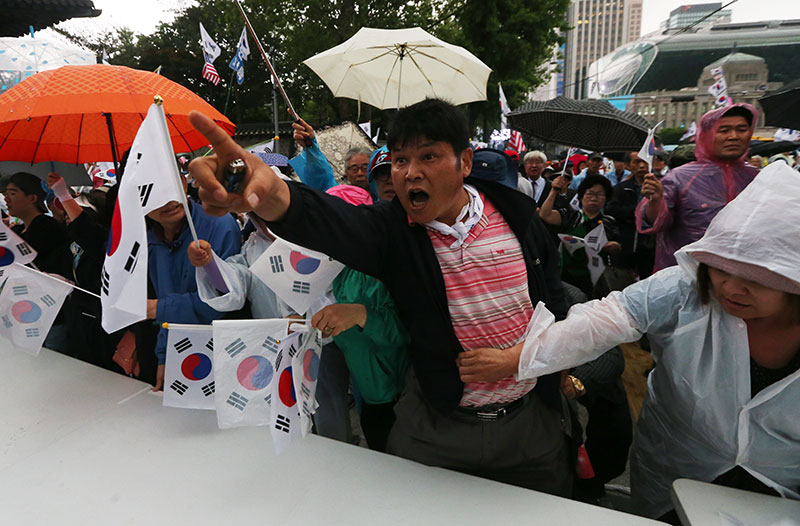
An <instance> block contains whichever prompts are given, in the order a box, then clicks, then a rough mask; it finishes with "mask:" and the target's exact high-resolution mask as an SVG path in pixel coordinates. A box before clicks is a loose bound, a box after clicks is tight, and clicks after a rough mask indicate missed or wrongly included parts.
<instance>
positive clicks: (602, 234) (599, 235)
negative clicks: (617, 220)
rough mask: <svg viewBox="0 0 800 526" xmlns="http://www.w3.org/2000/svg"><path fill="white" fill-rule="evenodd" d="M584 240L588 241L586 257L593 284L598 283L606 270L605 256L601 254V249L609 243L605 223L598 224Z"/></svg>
mask: <svg viewBox="0 0 800 526" xmlns="http://www.w3.org/2000/svg"><path fill="white" fill-rule="evenodd" d="M584 241H585V242H586V257H587V265H588V267H589V274H590V276H591V278H592V285H596V284H597V280H598V279H600V276H602V275H603V272H604V271H605V270H606V265H605V262H604V261H603V256H601V255H600V251H601V250H603V247H605V246H606V243H608V238H607V237H606V229H605V228H603V224H602V223H601V224H599V225H597V226H596V227H595V228H594V229H592V231H591V232H589V233H588V234H586V237H585V238H584Z"/></svg>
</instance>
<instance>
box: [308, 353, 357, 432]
mask: <svg viewBox="0 0 800 526" xmlns="http://www.w3.org/2000/svg"><path fill="white" fill-rule="evenodd" d="M349 386H350V370H349V369H348V368H347V362H345V360H344V353H342V351H341V349H339V347H337V346H336V344H335V343H329V344H327V345H325V347H324V348H323V349H322V357H321V358H320V364H319V381H318V382H317V393H316V395H317V402H319V407H318V408H317V413H316V414H315V415H314V427H315V428H316V430H317V434H318V435H320V436H323V437H326V438H332V439H333V440H338V441H340V442H347V443H350V442H351V441H352V439H353V432H352V429H351V427H350V404H349V398H348V395H347V389H348V387H349Z"/></svg>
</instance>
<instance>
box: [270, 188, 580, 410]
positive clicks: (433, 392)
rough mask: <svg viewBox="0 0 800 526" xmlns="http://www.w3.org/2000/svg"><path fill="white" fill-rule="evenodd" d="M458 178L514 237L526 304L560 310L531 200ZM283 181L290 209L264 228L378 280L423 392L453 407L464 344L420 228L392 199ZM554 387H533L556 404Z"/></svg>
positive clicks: (548, 383) (554, 267)
mask: <svg viewBox="0 0 800 526" xmlns="http://www.w3.org/2000/svg"><path fill="white" fill-rule="evenodd" d="M465 182H466V183H468V184H471V185H473V186H474V187H476V188H477V189H478V190H480V191H481V192H483V194H484V195H485V197H486V199H488V200H489V201H491V202H492V204H493V205H494V206H495V208H497V210H498V211H499V212H500V213H501V214H502V216H503V217H504V218H505V220H506V222H507V223H508V225H509V227H510V228H511V229H512V231H513V232H514V233H515V234H516V236H517V239H518V240H519V241H520V245H521V247H522V253H523V256H524V258H525V263H526V267H527V271H528V291H529V294H530V298H531V302H532V304H533V305H534V306H536V304H537V303H538V302H539V301H543V302H544V303H545V305H547V307H548V309H550V310H551V311H552V312H553V313H554V314H555V315H556V316H557V317H559V318H561V317H563V316H564V314H565V313H566V301H565V299H564V292H563V288H562V286H561V279H560V277H559V271H558V256H557V252H556V248H555V246H554V244H553V241H552V238H551V237H550V234H549V233H548V231H547V229H546V228H545V226H544V224H543V223H542V222H541V221H540V220H539V217H538V216H537V215H536V207H535V206H534V203H533V201H532V200H531V199H530V198H529V197H527V196H525V195H523V194H522V193H520V192H518V191H516V190H513V189H510V188H507V187H505V186H503V185H500V184H497V183H491V182H486V181H481V180H478V179H474V178H467V179H466V180H465ZM289 188H290V192H291V204H290V206H289V210H288V211H287V213H286V214H285V216H284V217H283V218H282V219H281V220H280V221H278V222H273V223H269V228H270V229H271V230H272V231H273V232H275V233H276V234H277V235H278V236H280V237H282V238H284V239H286V240H288V241H291V242H293V243H297V244H299V245H301V246H304V247H307V248H310V249H312V250H317V251H319V252H323V253H325V254H328V255H329V256H331V257H333V258H334V259H336V260H338V261H340V262H341V263H343V264H345V265H347V266H348V267H351V268H353V269H355V270H358V271H360V272H363V273H364V274H368V275H370V276H374V277H375V278H377V279H379V280H380V281H381V282H383V284H384V285H385V286H386V288H387V289H388V290H389V292H390V294H391V295H392V297H393V299H394V302H395V305H396V307H397V311H398V315H399V316H400V319H401V320H402V321H403V323H404V324H405V326H406V328H407V329H408V332H409V334H410V335H411V345H410V346H409V350H410V355H411V361H412V365H413V367H414V372H415V374H416V376H417V379H418V380H419V383H420V386H421V387H422V392H423V395H424V397H425V399H426V400H427V401H428V403H430V404H431V405H432V406H433V407H435V408H436V409H438V410H439V411H441V412H444V413H449V412H451V411H452V410H454V409H455V408H456V407H457V406H458V404H459V401H460V400H461V396H462V394H463V390H464V384H463V383H462V382H461V379H460V377H459V374H458V367H457V366H456V357H457V356H458V354H459V353H460V352H462V351H463V348H462V347H461V344H460V343H459V341H458V338H456V335H455V332H454V330H453V326H452V323H451V320H450V312H449V310H448V307H447V296H446V293H445V283H444V278H443V277H442V271H441V268H440V266H439V261H438V260H437V259H436V254H435V253H434V250H433V245H432V244H431V241H430V238H429V237H428V234H427V233H426V231H425V227H424V226H422V225H412V224H409V222H408V216H407V215H406V212H405V210H404V209H403V207H402V205H401V204H400V201H399V200H398V199H397V198H395V199H394V200H392V201H391V202H383V201H382V202H379V203H377V204H375V205H371V206H364V205H362V206H353V205H350V204H348V203H346V202H344V201H343V200H341V199H339V198H338V197H333V196H330V195H327V194H324V193H322V192H319V191H316V190H313V189H311V188H309V187H307V186H305V185H302V184H299V183H289ZM558 389H559V381H558V378H557V375H550V376H549V377H544V378H541V379H540V380H539V383H538V384H537V387H536V392H537V394H538V395H539V396H540V397H541V398H542V399H543V401H544V402H545V403H547V404H548V405H550V406H551V407H553V408H556V409H558V410H560V400H559V394H558Z"/></svg>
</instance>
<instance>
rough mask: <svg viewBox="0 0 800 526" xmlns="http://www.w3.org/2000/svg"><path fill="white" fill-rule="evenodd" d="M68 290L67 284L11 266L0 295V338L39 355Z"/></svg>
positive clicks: (20, 266)
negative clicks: (11, 269) (11, 268)
mask: <svg viewBox="0 0 800 526" xmlns="http://www.w3.org/2000/svg"><path fill="white" fill-rule="evenodd" d="M71 290H72V287H71V286H70V285H69V284H68V283H62V282H61V281H59V280H57V279H48V278H46V277H44V276H41V275H39V273H38V272H36V271H33V270H31V269H29V268H27V267H23V266H22V265H14V266H13V271H12V272H11V273H9V274H8V279H7V280H6V281H5V284H4V285H3V288H2V291H0V336H2V337H3V338H6V339H7V340H9V341H11V342H12V343H13V344H14V345H15V346H16V347H18V348H19V349H22V350H23V351H25V352H26V353H28V354H32V355H34V356H36V355H38V354H39V351H40V350H41V348H42V343H43V342H44V339H45V337H46V336H47V333H48V332H49V331H50V327H51V326H52V325H53V320H55V319H56V315H57V314H58V311H59V310H60V309H61V305H62V304H63V303H64V299H65V298H66V297H67V294H69V292H70V291H71Z"/></svg>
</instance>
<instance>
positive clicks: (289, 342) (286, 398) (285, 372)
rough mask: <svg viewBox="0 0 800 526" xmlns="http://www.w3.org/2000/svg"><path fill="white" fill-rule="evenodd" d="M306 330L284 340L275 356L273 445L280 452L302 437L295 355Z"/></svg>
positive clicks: (272, 420)
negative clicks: (295, 384)
mask: <svg viewBox="0 0 800 526" xmlns="http://www.w3.org/2000/svg"><path fill="white" fill-rule="evenodd" d="M302 336H303V334H302V333H299V332H295V333H292V334H290V335H289V336H287V337H286V338H284V339H283V340H282V341H281V344H280V350H279V351H278V356H277V357H276V359H275V380H273V382H272V419H271V421H270V431H271V432H272V445H273V446H274V447H275V453H277V454H280V453H281V452H282V451H283V450H284V449H286V447H287V446H289V444H291V443H292V442H295V441H297V440H300V439H302V438H303V433H302V430H301V425H302V423H301V420H300V411H299V409H298V408H299V405H298V403H297V394H296V391H295V388H294V379H293V375H294V374H295V373H294V367H293V365H292V364H293V359H294V357H295V356H296V355H297V353H298V352H300V349H301V339H302Z"/></svg>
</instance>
